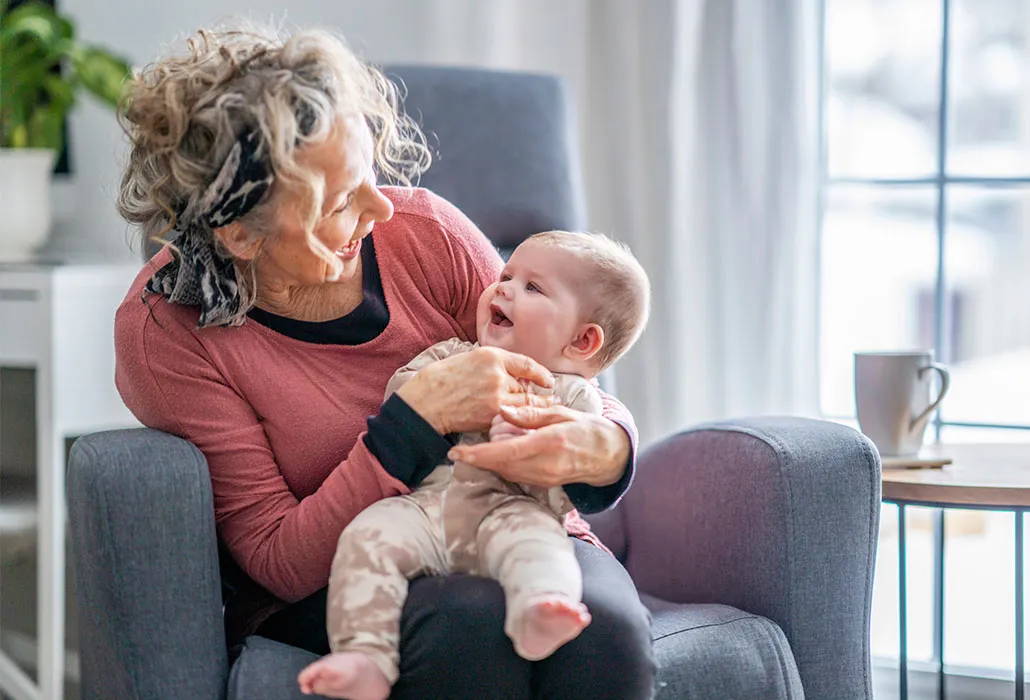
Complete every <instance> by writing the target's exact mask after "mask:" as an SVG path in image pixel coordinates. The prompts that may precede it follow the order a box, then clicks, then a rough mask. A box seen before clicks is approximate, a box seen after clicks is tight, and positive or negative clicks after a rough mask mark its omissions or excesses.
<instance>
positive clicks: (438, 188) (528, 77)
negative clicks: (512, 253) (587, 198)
mask: <svg viewBox="0 0 1030 700" xmlns="http://www.w3.org/2000/svg"><path fill="white" fill-rule="evenodd" d="M384 72H385V73H386V75H387V77H388V78H390V79H391V80H393V81H394V83H396V84H397V85H398V86H399V87H400V88H401V91H402V94H404V110H405V112H406V113H407V114H408V115H409V116H410V117H412V118H413V119H414V120H415V121H416V122H417V123H418V124H419V125H420V126H421V127H422V130H423V132H424V133H425V134H426V137H427V140H428V142H429V145H430V148H431V150H432V151H433V158H434V160H433V165H432V167H430V168H429V170H428V171H427V172H426V173H425V174H424V175H423V176H422V178H421V181H420V182H419V184H420V185H421V186H422V187H425V188H427V189H430V190H433V191H434V192H436V193H437V194H439V195H441V196H442V197H444V198H445V199H447V200H449V201H451V202H452V203H454V204H455V205H456V206H457V207H458V208H459V209H461V210H462V211H463V212H465V214H466V215H467V216H468V217H469V218H470V219H472V221H473V222H475V224H476V225H477V226H479V228H480V229H482V231H483V232H484V233H485V234H486V235H487V237H489V238H490V240H491V241H493V243H494V245H496V246H497V247H498V248H500V249H502V250H505V249H508V250H510V249H512V248H514V247H515V246H517V245H518V244H519V243H520V242H522V240H524V239H525V238H526V237H527V236H529V235H530V234H533V233H536V232H538V231H547V230H550V229H582V228H583V227H584V226H585V222H584V218H585V214H584V204H583V185H582V174H581V172H580V170H579V164H578V160H577V158H576V157H575V154H576V148H577V146H576V143H575V129H574V126H573V124H574V114H573V110H572V107H571V103H570V100H569V99H568V94H567V91H566V89H565V86H564V85H563V83H562V82H561V81H560V80H559V79H558V78H557V77H554V76H548V75H536V74H529V73H516V72H510V71H499V70H487V69H479V68H453V67H434V66H387V67H386V68H385V69H384Z"/></svg>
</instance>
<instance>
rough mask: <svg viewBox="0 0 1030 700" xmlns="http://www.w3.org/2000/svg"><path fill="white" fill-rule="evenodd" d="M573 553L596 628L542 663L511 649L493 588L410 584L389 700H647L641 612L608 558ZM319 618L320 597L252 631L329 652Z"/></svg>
mask: <svg viewBox="0 0 1030 700" xmlns="http://www.w3.org/2000/svg"><path fill="white" fill-rule="evenodd" d="M575 545H576V558H577V559H578V560H579V565H580V567H581V568H582V569H583V602H584V604H586V606H587V608H588V609H589V610H590V614H591V616H592V617H593V621H592V622H591V623H590V625H589V626H588V627H587V628H586V629H585V630H584V631H583V633H582V634H580V636H579V637H577V638H576V639H574V640H572V641H571V642H569V643H568V644H565V645H564V646H562V647H561V648H560V649H558V650H557V651H556V652H555V653H554V654H553V655H551V656H550V657H549V658H547V659H544V660H543V661H536V662H531V661H526V660H525V659H523V658H521V657H519V656H518V655H517V654H516V653H515V650H514V649H513V648H512V644H511V640H510V639H508V637H506V636H505V634H504V594H503V592H502V591H501V587H500V585H498V583H497V582H496V581H492V580H489V579H484V578H477V577H474V576H465V575H460V574H459V575H453V576H438V577H435V576H434V577H425V578H420V579H417V580H415V581H412V583H411V586H410V588H409V591H408V599H407V602H406V603H405V606H404V613H403V614H402V616H401V646H400V652H401V667H400V672H401V675H400V680H398V681H397V684H396V685H395V686H394V688H393V693H392V694H391V695H390V698H391V700H416V699H419V700H422V699H424V698H439V699H440V700H466V699H467V700H482V699H483V698H496V699H497V700H579V699H582V700H587V699H588V698H589V699H590V700H607V699H608V698H610V699H611V700H645V699H647V698H650V697H651V696H652V694H653V690H654V675H655V661H654V654H653V651H652V648H651V629H650V619H649V616H648V612H647V610H646V609H645V608H644V606H643V605H642V604H641V603H640V599H639V598H638V597H637V591H636V588H635V587H634V586H633V582H632V581H631V580H630V577H629V574H627V573H626V570H625V569H624V568H623V567H622V565H621V564H620V563H619V562H618V561H617V560H616V559H615V558H613V557H612V556H611V555H609V554H607V553H606V552H603V551H601V550H599V549H597V548H596V547H594V546H593V545H589V544H586V543H584V542H581V541H579V540H576V542H575ZM325 614H326V590H325V589H323V590H321V591H319V592H317V593H315V594H313V595H311V596H309V597H308V598H305V599H304V600H301V601H299V602H297V603H294V604H293V605H291V606H289V607H288V608H286V609H284V610H281V611H279V612H277V613H276V614H275V615H273V616H272V617H271V618H269V619H268V620H267V621H266V622H265V623H264V624H263V625H262V626H261V627H260V629H258V632H257V633H258V634H260V635H261V636H263V637H268V638H269V639H274V640H276V641H279V642H284V643H286V644H291V645H293V646H297V647H301V648H303V649H307V650H309V651H311V652H314V653H316V654H328V653H329V638H328V634H327V632H326V621H325Z"/></svg>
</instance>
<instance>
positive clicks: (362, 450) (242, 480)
mask: <svg viewBox="0 0 1030 700" xmlns="http://www.w3.org/2000/svg"><path fill="white" fill-rule="evenodd" d="M384 191H385V192H386V193H387V194H388V196H389V197H390V199H391V200H392V201H393V203H394V207H395V214H394V217H393V219H392V220H390V221H389V222H387V223H384V224H380V225H379V226H377V227H376V230H375V233H374V234H373V235H374V237H375V243H376V258H377V261H378V264H379V270H380V275H381V278H382V285H383V293H384V295H385V297H386V302H387V308H388V309H389V312H390V322H389V325H388V326H387V327H386V330H384V331H383V332H382V333H381V334H380V335H379V336H378V337H376V338H375V339H373V340H371V341H369V342H367V343H363V344H360V345H321V344H314V343H307V342H304V341H301V340H296V339H294V338H290V337H287V336H284V335H281V334H279V333H276V332H275V331H273V330H271V329H269V328H267V327H265V326H263V325H261V324H259V323H256V322H255V321H253V320H248V321H247V322H246V323H245V324H244V325H243V326H239V327H234V328H207V329H203V330H197V328H196V325H197V318H198V310H197V309H195V308H191V307H185V306H182V305H179V304H170V303H168V302H167V301H166V299H165V298H164V297H161V296H156V295H147V297H146V299H147V303H144V302H143V301H142V300H141V295H142V292H143V286H144V284H146V282H147V280H148V279H149V278H150V277H151V275H152V274H153V272H154V270H156V269H158V268H160V267H161V266H163V265H165V264H166V263H167V262H168V261H169V260H170V259H171V253H170V252H169V251H168V250H163V251H161V252H160V253H158V254H157V255H156V256H154V258H153V259H152V260H151V261H150V263H148V264H147V265H145V266H144V267H143V269H142V270H141V272H140V274H139V276H138V277H137V278H136V281H135V282H134V283H133V285H132V288H131V289H130V290H129V293H128V294H127V295H126V297H125V300H124V301H123V302H122V305H121V307H120V308H119V309H118V314H117V317H116V322H115V351H116V357H117V362H116V370H115V375H116V381H117V384H118V389H119V391H120V392H121V395H122V398H123V399H124V401H125V404H126V405H127V406H128V407H129V409H130V410H131V411H132V412H133V414H135V416H136V417H137V418H138V419H139V421H140V422H141V423H143V424H144V425H147V426H150V427H152V428H157V429H158V430H163V431H166V432H169V433H172V434H174V435H178V436H180V437H183V438H185V439H187V440H189V441H190V442H192V443H193V444H195V445H196V446H197V447H198V448H200V450H201V452H203V453H204V456H205V457H206V458H207V462H208V467H209V469H210V472H211V481H212V487H213V491H214V505H215V522H216V524H217V529H218V534H219V537H220V538H221V540H222V542H223V543H224V544H225V546H226V547H227V549H228V551H229V552H230V554H231V555H232V557H233V558H234V559H235V560H236V562H237V563H238V564H239V565H240V567H241V568H242V569H243V570H244V571H245V572H246V573H247V574H248V575H249V576H250V577H251V578H252V579H254V580H255V581H256V582H258V583H259V584H261V585H262V586H264V587H265V588H266V589H267V590H268V591H270V592H271V593H273V594H274V595H275V596H277V597H278V598H280V599H282V600H284V601H287V602H292V601H296V600H299V599H301V598H304V597H306V596H308V595H310V594H311V593H314V592H315V591H317V590H319V589H321V588H323V587H325V586H326V585H327V584H328V581H329V569H330V565H331V563H332V558H333V554H334V552H335V549H336V542H337V539H338V538H339V535H340V532H341V531H342V530H343V528H344V526H346V525H347V523H349V522H350V521H351V520H352V519H353V518H354V517H355V516H356V515H357V514H358V513H359V512H360V511H361V510H362V509H363V508H365V507H366V506H368V505H369V504H371V503H373V502H375V501H377V500H379V499H381V498H386V497H388V496H395V495H398V494H403V493H406V492H407V491H408V489H407V487H406V486H405V485H404V484H403V483H401V482H400V481H398V480H397V479H395V478H393V477H392V476H391V475H390V474H389V473H387V472H386V471H385V470H384V469H383V467H382V466H381V465H380V464H379V462H378V461H377V459H376V458H375V456H374V455H373V454H372V453H370V452H369V450H368V448H367V447H366V445H365V441H364V440H362V439H361V437H362V435H363V433H364V431H365V429H366V426H365V420H366V418H367V417H368V416H369V415H373V414H375V413H378V408H379V405H380V403H381V402H382V400H383V391H384V389H385V387H386V383H387V381H389V379H390V377H391V375H392V374H393V372H394V371H395V370H396V369H397V368H398V367H401V366H402V365H404V364H405V363H407V362H408V361H409V360H411V358H413V357H414V356H415V355H417V354H419V353H420V352H422V351H423V350H425V349H426V348H428V347H429V346H430V345H433V344H434V343H437V342H439V341H441V340H445V339H447V338H452V337H458V338H461V339H462V340H475V339H476V330H475V318H476V302H477V300H478V299H479V295H480V293H481V292H482V291H483V289H485V288H486V286H488V285H489V284H491V283H492V282H493V281H494V280H496V278H497V276H498V274H499V272H500V269H501V265H502V264H501V260H500V258H499V257H498V255H497V253H496V251H495V250H494V248H493V246H492V245H491V244H490V242H489V241H488V240H487V238H486V237H485V236H484V235H483V234H482V233H481V232H480V231H479V229H477V228H476V226H475V225H474V224H473V223H472V222H471V221H469V220H468V218H466V217H465V216H464V215H463V214H462V213H461V212H460V211H458V210H457V209H456V208H455V207H454V206H453V205H451V204H450V203H448V202H447V201H445V200H443V199H442V198H440V197H438V196H436V195H434V194H432V193H430V192H428V191H426V190H421V189H403V188H385V190H384ZM148 305H149V308H148ZM605 415H607V416H609V417H611V418H614V419H617V420H618V421H619V422H621V423H623V424H624V425H632V418H631V416H630V415H629V413H628V412H627V411H626V409H625V408H624V407H623V406H622V405H621V404H619V403H618V402H616V401H615V400H614V399H611V398H609V397H605ZM567 523H568V524H567V529H568V531H569V533H570V534H572V535H575V536H579V537H582V538H584V539H588V540H590V541H593V542H595V543H597V544H599V543H598V542H597V541H596V539H595V538H594V536H593V535H592V533H590V531H589V526H588V525H587V524H586V523H585V522H584V521H583V520H582V519H581V518H579V517H578V515H577V514H576V513H571V514H570V516H569V518H568V519H567Z"/></svg>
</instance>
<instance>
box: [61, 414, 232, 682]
mask: <svg viewBox="0 0 1030 700" xmlns="http://www.w3.org/2000/svg"><path fill="white" fill-rule="evenodd" d="M68 518H69V521H70V525H71V539H72V561H73V565H74V569H75V579H76V582H77V586H76V590H77V593H78V604H79V609H80V610H81V613H80V615H79V635H80V636H79V645H80V647H81V665H82V697H83V698H84V700H110V699H111V698H125V699H126V700H130V699H138V700H144V699H149V698H154V699H157V698H168V699H169V700H170V699H171V698H197V699H198V700H199V699H200V698H205V699H206V698H211V699H212V700H213V699H215V698H221V697H224V694H225V680H226V677H227V675H228V672H229V665H228V660H227V654H226V650H225V636H224V632H223V627H222V592H221V586H220V581H219V574H218V548H217V543H216V539H215V520H214V505H213V502H212V499H211V478H210V476H209V475H208V470H207V462H205V461H204V456H203V455H202V454H201V453H200V450H198V449H197V448H196V447H194V446H193V445H191V444H189V443H188V442H186V441H184V440H180V439H179V438H177V437H173V436H171V435H168V434H166V433H161V432H158V431H156V430H148V429H137V430H125V431H118V432H108V433H98V434H95V435H89V436H86V437H83V438H80V439H79V440H77V441H76V442H75V445H74V446H73V448H72V453H71V458H70V460H69V472H68Z"/></svg>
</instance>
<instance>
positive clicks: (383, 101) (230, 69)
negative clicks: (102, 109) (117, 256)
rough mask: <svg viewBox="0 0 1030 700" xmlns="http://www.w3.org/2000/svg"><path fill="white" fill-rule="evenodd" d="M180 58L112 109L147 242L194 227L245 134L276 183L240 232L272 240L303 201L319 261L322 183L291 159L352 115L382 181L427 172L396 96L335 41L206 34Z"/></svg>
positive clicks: (244, 306)
mask: <svg viewBox="0 0 1030 700" xmlns="http://www.w3.org/2000/svg"><path fill="white" fill-rule="evenodd" d="M186 48H187V51H186V52H185V53H184V54H182V55H172V56H168V57H166V58H163V59H161V60H159V61H157V62H156V63H153V64H150V65H148V66H146V67H145V68H144V69H143V70H142V71H140V72H139V73H138V74H136V75H135V76H134V79H133V80H132V82H131V84H130V86H129V89H128V90H127V94H126V98H125V100H124V101H123V103H122V105H121V108H120V109H119V120H120V123H121V124H122V128H123V129H124V130H125V132H126V134H127V135H128V137H129V140H130V143H131V151H130V154H129V158H128V163H127V164H126V167H125V173H124V176H123V178H122V187H121V192H120V194H119V197H118V203H117V207H118V212H119V213H120V214H121V215H122V217H124V218H125V219H126V220H127V221H129V222H130V223H134V224H138V225H139V226H140V228H141V232H142V236H143V240H144V241H146V240H149V239H155V238H156V239H158V240H160V239H162V238H163V237H165V236H167V234H168V233H169V232H170V231H172V230H173V229H180V230H185V229H186V228H188V227H189V225H190V224H191V223H193V221H192V219H193V218H195V217H197V216H198V215H199V213H200V212H199V209H200V207H199V204H200V199H201V197H202V195H203V193H204V191H205V189H206V188H207V187H208V186H209V185H210V183H211V182H212V180H214V178H215V176H216V175H217V173H218V171H219V169H220V168H221V166H222V164H223V162H224V161H225V159H226V157H227V155H228V153H229V151H230V150H231V149H232V147H233V145H234V144H235V143H236V141H237V139H238V138H239V137H240V135H241V134H243V133H247V132H252V133H255V134H257V135H258V144H257V150H258V151H259V152H261V153H265V154H267V159H268V163H269V165H270V166H271V169H272V172H273V173H274V175H275V181H274V184H273V186H272V189H271V191H270V192H269V195H268V196H266V197H265V198H264V200H263V201H262V202H261V203H260V204H259V205H258V206H256V207H254V209H252V210H251V211H250V212H249V213H247V214H246V215H245V216H244V217H243V218H242V219H241V223H242V224H243V225H244V228H245V230H246V231H247V232H248V233H250V234H251V235H252V236H254V237H255V238H263V237H267V236H270V235H273V234H274V232H275V230H276V218H275V215H276V210H277V202H278V201H279V200H280V198H281V196H282V194H283V191H289V192H290V194H291V196H299V197H301V198H302V201H305V202H306V207H304V208H302V209H301V210H302V211H305V209H306V216H305V217H304V218H305V222H304V223H305V224H306V229H307V230H308V233H309V235H308V242H309V245H311V247H312V250H313V251H314V252H315V253H317V254H318V255H319V256H321V257H324V258H325V259H326V260H327V261H331V259H332V252H331V251H329V250H328V249H326V248H325V246H323V245H322V244H321V243H320V242H319V241H318V240H317V239H316V238H315V237H314V235H313V234H312V230H313V227H314V224H315V222H316V220H317V218H318V214H319V208H320V206H321V201H322V196H323V193H324V187H325V183H324V182H323V180H322V178H321V177H319V176H317V175H316V174H313V173H311V172H309V171H307V170H305V169H303V168H300V167H299V166H298V165H297V161H296V159H295V155H296V152H297V149H298V148H300V147H303V146H304V145H305V144H307V143H312V142H314V143H317V142H320V141H323V140H325V139H326V138H327V137H328V136H329V133H330V131H331V130H332V127H333V125H334V124H335V123H336V122H337V120H338V119H340V118H346V117H350V116H358V115H360V116H361V117H363V118H364V119H365V121H366V122H367V123H368V125H369V127H370V129H371V131H372V135H373V138H374V141H375V165H376V169H377V172H378V173H379V174H380V175H382V176H385V178H386V179H387V180H389V181H392V182H396V183H399V184H404V185H410V184H411V183H412V180H413V179H416V178H417V177H418V176H419V175H420V174H421V173H422V172H424V171H425V169H426V168H428V167H429V164H430V160H431V158H430V153H429V150H428V148H427V147H426V145H425V139H424V137H423V135H422V133H421V131H420V130H419V128H418V126H417V125H416V124H415V123H414V122H412V121H411V120H410V119H409V118H408V117H407V116H405V115H404V114H403V113H402V112H401V110H400V98H399V96H398V93H397V88H396V86H395V85H394V84H393V83H392V82H390V81H389V80H388V79H387V78H386V77H385V76H384V75H383V74H382V73H381V72H380V71H379V70H377V69H376V68H375V67H373V66H371V65H369V64H367V63H365V62H363V61H362V60H360V59H359V58H358V57H357V56H355V54H354V53H353V52H352V51H351V50H350V49H349V48H348V47H347V45H346V43H345V42H344V40H343V39H342V38H341V37H338V36H336V35H335V34H332V33H330V32H327V31H322V30H304V31H299V32H297V33H294V34H292V35H280V34H279V33H277V32H272V31H268V30H261V29H257V28H249V27H248V28H245V29H230V30H219V31H204V30H202V31H200V32H198V33H197V34H196V35H195V36H193V37H191V38H190V39H189V40H188V41H187V42H186ZM302 119H303V120H304V124H303V126H302V124H301V120H302ZM212 244H213V245H216V246H218V242H217V241H216V240H212ZM221 252H223V253H224V252H225V251H224V250H223V251H221ZM241 267H242V266H241V264H239V263H237V272H238V273H243V274H239V275H238V277H239V281H240V295H241V302H242V303H241V305H240V311H239V316H240V318H239V319H238V320H239V321H242V317H243V315H245V314H246V312H247V311H248V310H249V309H250V307H251V306H252V305H253V298H254V280H253V274H252V272H248V271H247V270H244V269H240V268H241Z"/></svg>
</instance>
